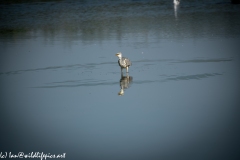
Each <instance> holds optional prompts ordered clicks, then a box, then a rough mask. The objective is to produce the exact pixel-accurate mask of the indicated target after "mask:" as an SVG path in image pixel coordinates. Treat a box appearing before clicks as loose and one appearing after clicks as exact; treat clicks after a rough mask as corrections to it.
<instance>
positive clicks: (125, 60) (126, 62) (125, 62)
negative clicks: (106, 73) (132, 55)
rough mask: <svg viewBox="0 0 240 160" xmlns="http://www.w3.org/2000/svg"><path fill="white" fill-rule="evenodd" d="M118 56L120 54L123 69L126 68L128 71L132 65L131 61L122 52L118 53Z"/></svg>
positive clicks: (120, 63) (119, 61)
mask: <svg viewBox="0 0 240 160" xmlns="http://www.w3.org/2000/svg"><path fill="white" fill-rule="evenodd" d="M116 56H118V58H119V59H118V64H119V66H120V67H121V70H122V69H123V68H126V70H127V72H128V68H129V67H130V66H131V65H132V63H131V61H130V60H129V59H128V58H126V57H122V53H121V52H119V53H117V54H116Z"/></svg>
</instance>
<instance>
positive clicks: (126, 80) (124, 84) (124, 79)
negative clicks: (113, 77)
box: [118, 73, 133, 96]
mask: <svg viewBox="0 0 240 160" xmlns="http://www.w3.org/2000/svg"><path fill="white" fill-rule="evenodd" d="M132 79H133V77H132V76H129V75H128V73H127V74H126V76H124V75H123V73H121V79H120V82H119V83H120V88H121V89H120V91H119V92H118V95H119V96H123V95H124V89H127V88H129V87H130V85H131V83H132Z"/></svg>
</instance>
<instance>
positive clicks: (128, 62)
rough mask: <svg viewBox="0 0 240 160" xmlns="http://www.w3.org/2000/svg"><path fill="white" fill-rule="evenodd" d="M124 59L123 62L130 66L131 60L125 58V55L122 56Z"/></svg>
mask: <svg viewBox="0 0 240 160" xmlns="http://www.w3.org/2000/svg"><path fill="white" fill-rule="evenodd" d="M124 61H125V64H126V65H127V66H131V65H132V62H131V61H130V60H129V59H128V58H125V57H124Z"/></svg>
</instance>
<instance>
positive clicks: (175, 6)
mask: <svg viewBox="0 0 240 160" xmlns="http://www.w3.org/2000/svg"><path fill="white" fill-rule="evenodd" d="M173 4H174V15H175V18H176V19H177V18H178V15H177V12H178V8H179V4H180V0H173Z"/></svg>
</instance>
